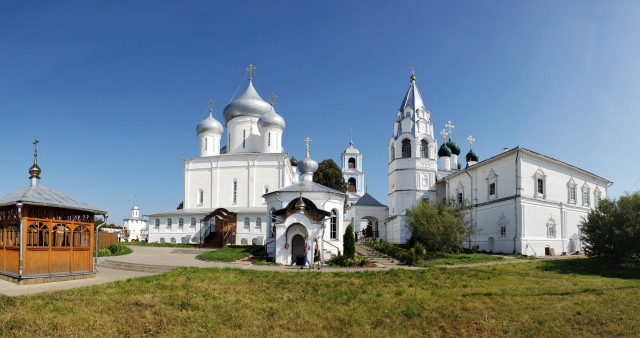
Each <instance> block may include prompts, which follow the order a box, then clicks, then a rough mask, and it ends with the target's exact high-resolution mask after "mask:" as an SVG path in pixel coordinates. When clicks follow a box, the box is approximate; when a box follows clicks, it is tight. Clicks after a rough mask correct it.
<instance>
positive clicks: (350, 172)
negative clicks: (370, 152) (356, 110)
mask: <svg viewBox="0 0 640 338" xmlns="http://www.w3.org/2000/svg"><path fill="white" fill-rule="evenodd" d="M340 158H341V160H342V166H341V169H342V176H343V177H344V181H345V182H347V194H348V195H349V201H348V202H347V203H348V204H349V205H351V204H353V203H355V202H357V201H358V200H359V199H360V197H362V195H364V193H365V191H364V190H365V189H364V172H363V169H362V167H363V166H362V154H361V153H360V151H358V149H356V148H354V147H353V134H351V137H350V139H349V147H348V148H347V149H345V150H344V151H343V152H342V154H341V155H340ZM347 217H348V215H347Z"/></svg>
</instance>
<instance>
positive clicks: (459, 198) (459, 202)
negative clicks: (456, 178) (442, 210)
mask: <svg viewBox="0 0 640 338" xmlns="http://www.w3.org/2000/svg"><path fill="white" fill-rule="evenodd" d="M458 204H462V193H461V192H459V193H458Z"/></svg>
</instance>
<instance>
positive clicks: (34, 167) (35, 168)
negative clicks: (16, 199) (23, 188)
mask: <svg viewBox="0 0 640 338" xmlns="http://www.w3.org/2000/svg"><path fill="white" fill-rule="evenodd" d="M40 173H42V170H40V167H38V164H36V163H34V164H33V165H32V166H31V168H29V174H30V175H31V177H29V178H33V177H35V178H40Z"/></svg>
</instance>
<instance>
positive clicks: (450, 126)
mask: <svg viewBox="0 0 640 338" xmlns="http://www.w3.org/2000/svg"><path fill="white" fill-rule="evenodd" d="M444 126H445V127H447V128H449V138H451V135H452V134H453V133H452V131H451V129H453V128H455V127H456V126H454V125H453V124H451V120H449V123H447V124H445V125H444Z"/></svg>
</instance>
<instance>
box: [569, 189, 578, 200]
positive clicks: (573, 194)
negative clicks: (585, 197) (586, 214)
mask: <svg viewBox="0 0 640 338" xmlns="http://www.w3.org/2000/svg"><path fill="white" fill-rule="evenodd" d="M569 199H571V203H576V188H575V187H571V188H569Z"/></svg>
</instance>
